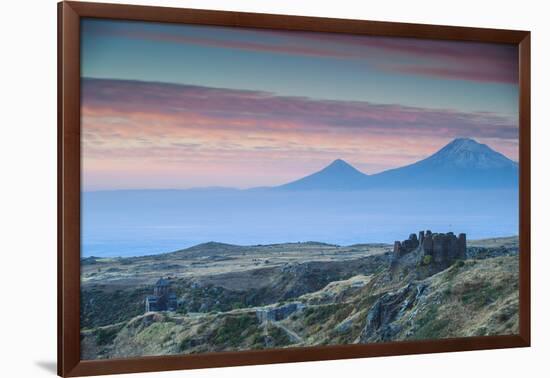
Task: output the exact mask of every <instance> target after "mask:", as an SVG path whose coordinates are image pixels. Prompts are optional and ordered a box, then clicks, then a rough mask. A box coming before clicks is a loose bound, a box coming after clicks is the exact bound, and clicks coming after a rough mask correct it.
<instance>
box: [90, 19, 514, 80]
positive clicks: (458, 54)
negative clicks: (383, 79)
mask: <svg viewBox="0 0 550 378" xmlns="http://www.w3.org/2000/svg"><path fill="white" fill-rule="evenodd" d="M219 30H220V32H219V36H217V35H216V36H194V35H191V34H183V33H174V32H162V31H153V30H147V29H139V30H137V29H133V30H122V29H109V28H105V29H96V30H94V33H96V34H102V35H105V36H115V37H123V38H130V39H136V40H149V41H155V42H164V43H176V44H193V45H199V46H207V47H217V48H227V49H236V50H246V51H256V52H268V53H274V54H287V55H299V56H309V57H311V56H313V57H321V58H336V59H353V60H360V61H361V60H363V61H365V62H368V63H370V64H372V65H374V66H377V67H379V68H384V69H385V70H387V71H391V72H395V73H401V74H406V75H422V76H428V77H435V78H440V79H441V78H443V79H450V80H467V81H473V82H494V83H504V84H517V82H518V54H517V48H516V47H515V46H512V45H505V44H489V43H476V42H461V41H451V42H449V41H438V40H427V39H415V38H389V37H375V36H360V35H349V34H338V33H311V32H290V31H272V30H252V29H238V30H236V29H228V28H219ZM258 37H260V38H258ZM449 66H451V68H449Z"/></svg>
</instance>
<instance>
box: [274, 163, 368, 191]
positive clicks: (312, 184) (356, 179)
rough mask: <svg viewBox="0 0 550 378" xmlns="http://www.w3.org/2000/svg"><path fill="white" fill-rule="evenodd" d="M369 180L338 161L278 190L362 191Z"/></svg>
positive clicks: (348, 165) (364, 175) (366, 176)
mask: <svg viewBox="0 0 550 378" xmlns="http://www.w3.org/2000/svg"><path fill="white" fill-rule="evenodd" d="M368 179H369V176H368V175H366V174H364V173H362V172H360V171H358V170H357V169H355V168H354V167H352V166H351V165H350V164H348V163H346V162H345V161H344V160H342V159H337V160H334V161H333V162H332V163H331V164H330V165H328V166H326V167H325V168H323V169H322V170H320V171H319V172H316V173H313V174H311V175H309V176H306V177H304V178H301V179H299V180H296V181H293V182H291V183H288V184H285V185H281V186H279V187H277V188H279V189H284V190H345V189H362V188H364V187H365V185H367V184H368Z"/></svg>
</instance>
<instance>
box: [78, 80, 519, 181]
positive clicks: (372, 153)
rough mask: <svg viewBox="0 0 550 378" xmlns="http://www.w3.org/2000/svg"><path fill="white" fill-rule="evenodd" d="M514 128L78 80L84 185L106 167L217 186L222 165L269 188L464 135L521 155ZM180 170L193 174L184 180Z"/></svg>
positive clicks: (392, 159)
mask: <svg viewBox="0 0 550 378" xmlns="http://www.w3.org/2000/svg"><path fill="white" fill-rule="evenodd" d="M517 134H518V128H517V121H516V120H514V119H508V118H505V117H501V116H498V115H495V114H490V113H461V112H456V111H451V110H434V109H422V108H414V107H404V106H399V105H379V104H371V103H368V102H357V101H355V102H347V101H327V100H315V99H310V98H305V97H282V96H276V95H273V94H270V93H267V92H257V91H239V90H228V89H220V88H206V87H198V86H187V85H174V84H161V83H145V82H135V81H118V80H101V79H83V82H82V135H83V137H82V138H83V149H82V151H83V158H84V159H83V161H84V166H85V171H87V172H89V175H88V176H87V177H88V179H87V182H94V180H92V179H91V178H90V177H99V176H101V174H102V173H101V172H105V175H111V176H113V177H116V176H117V174H119V173H120V175H119V176H118V177H119V179H120V180H126V179H130V178H129V176H131V177H133V178H132V180H137V181H139V180H141V178H142V177H146V176H147V174H150V175H151V177H153V176H155V177H156V176H158V175H161V174H160V173H159V172H163V174H165V175H166V177H169V178H166V180H167V181H166V185H165V186H177V187H186V186H201V185H212V184H214V183H213V182H211V181H212V180H213V178H212V177H215V176H216V174H215V173H213V172H215V171H216V169H217V170H218V173H219V174H221V172H222V171H224V172H226V171H227V172H241V171H242V172H245V171H247V170H248V171H247V172H248V175H249V176H250V175H251V174H252V177H258V180H259V177H264V176H265V177H271V178H272V179H269V180H268V179H265V180H264V181H261V183H262V184H265V185H267V184H273V183H275V182H272V181H273V180H275V181H277V182H284V181H290V180H291V179H293V178H295V177H299V176H300V175H302V174H307V173H310V172H311V170H314V169H316V168H319V167H322V166H323V165H325V164H327V163H329V162H330V161H331V160H334V159H335V158H343V159H346V160H348V161H350V162H352V163H355V164H356V165H357V166H358V167H360V168H362V169H363V170H364V171H365V172H370V173H373V172H376V171H380V170H383V169H388V168H392V167H396V166H401V165H405V164H408V163H411V162H414V161H416V160H419V159H421V158H423V157H425V156H427V155H429V154H430V153H432V152H434V151H435V150H437V149H438V148H440V147H441V146H442V145H444V144H445V143H447V142H448V141H449V140H450V139H452V138H454V137H458V136H468V137H474V138H476V139H478V140H479V141H481V142H485V143H489V144H490V145H491V146H492V147H494V148H496V149H497V150H499V151H501V152H503V153H505V154H506V155H508V156H509V157H511V158H513V159H516V158H517ZM275 163H276V164H275ZM277 166H278V167H279V168H277ZM291 166H292V167H294V166H296V167H294V168H289V167H291ZM206 167H207V168H206ZM243 167H244V168H243ZM266 167H269V169H268V168H266ZM281 167H287V168H285V169H283V170H281ZM124 172H126V173H124ZM204 172H209V174H208V175H206V174H205V173H204ZM92 173H93V174H92ZM90 175H91V176H90ZM98 175H99V176H98ZM128 175H129V176H128ZM111 176H109V177H111ZM161 176H162V175H161ZM228 176H230V175H228ZM163 177H164V176H163ZM178 177H187V178H190V177H194V179H193V180H195V181H193V185H188V183H186V182H182V181H178V180H180V179H178ZM90 180H92V181H90ZM170 180H174V181H173V182H172V181H170ZM238 180H241V183H247V182H248V181H249V180H251V179H250V178H246V177H244V173H243V176H238V177H235V178H234V179H233V178H230V177H228V178H227V181H226V184H227V185H234V184H235V182H237V181H238ZM247 180H248V181H247ZM170 183H172V184H170ZM169 184H170V185H169ZM241 185H246V184H241Z"/></svg>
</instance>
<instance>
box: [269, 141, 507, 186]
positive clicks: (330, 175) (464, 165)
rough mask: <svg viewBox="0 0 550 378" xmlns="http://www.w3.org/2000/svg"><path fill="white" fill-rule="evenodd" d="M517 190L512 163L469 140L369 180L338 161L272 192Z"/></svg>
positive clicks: (376, 175) (373, 176)
mask: <svg viewBox="0 0 550 378" xmlns="http://www.w3.org/2000/svg"><path fill="white" fill-rule="evenodd" d="M517 186H518V164H517V163H516V162H514V161H512V160H510V159H508V158H507V157H506V156H504V155H502V154H501V153H499V152H496V151H494V150H492V149H491V148H490V147H489V146H487V145H485V144H481V143H478V142H476V141H475V140H473V139H469V138H458V139H455V140H453V141H452V142H450V143H449V144H447V145H446V146H445V147H443V148H442V149H440V150H439V151H437V152H436V153H435V154H433V155H431V156H429V157H427V158H426V159H423V160H420V161H418V162H416V163H414V164H411V165H407V166H404V167H400V168H395V169H390V170H387V171H384V172H381V173H378V174H374V175H370V176H369V175H366V174H364V173H362V172H360V171H358V170H357V169H355V168H354V167H352V166H351V165H350V164H348V163H346V162H345V161H343V160H340V159H338V160H335V161H334V162H332V163H331V164H330V165H329V166H327V167H326V168H324V169H322V170H321V171H319V172H316V173H314V174H312V175H309V176H306V177H304V178H302V179H299V180H296V181H293V182H291V183H288V184H285V185H282V186H279V187H276V189H283V190H364V189H373V188H385V189H405V188H417V189H441V188H447V189H453V188H457V189H459V188H479V189H481V188H501V187H502V188H510V187H517Z"/></svg>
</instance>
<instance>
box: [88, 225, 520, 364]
mask: <svg viewBox="0 0 550 378" xmlns="http://www.w3.org/2000/svg"><path fill="white" fill-rule="evenodd" d="M439 235H441V236H439ZM419 236H420V238H417V237H416V236H414V238H413V239H416V242H415V241H414V240H412V241H407V240H411V237H412V235H411V237H410V238H409V239H407V240H405V241H403V242H400V245H401V247H400V249H398V251H396V250H395V246H390V245H385V244H364V245H353V246H347V247H340V246H336V245H328V244H322V243H314V242H311V243H289V244H277V245H259V246H235V245H227V244H221V243H206V244H202V245H198V246H195V247H192V248H189V249H186V250H182V251H177V252H173V253H167V254H161V255H154V256H145V257H135V258H118V259H99V258H93V257H92V258H86V259H83V260H82V299H81V328H82V331H81V340H82V358H83V359H98V358H117V357H133V356H146V355H166V354H187V353H204V352H216V351H224V350H232V351H234V350H248V349H262V348H280V347H299V346H310V345H325V344H342V343H372V342H382V341H390V340H391V341H399V340H409V339H431V338H446V337H463V336H473V335H500V334H514V333H517V332H518V274H519V271H518V240H517V238H516V237H511V238H496V239H486V240H478V241H468V247H467V248H466V249H465V252H464V253H463V256H462V255H461V249H460V236H459V237H458V238H456V237H454V236H453V238H451V236H449V234H433V240H436V239H437V240H441V243H443V244H444V245H446V246H451V245H452V246H455V247H456V248H455V247H453V248H455V249H456V251H454V250H453V251H454V252H452V253H450V254H449V253H447V252H445V254H443V255H441V256H443V257H441V256H440V255H439V254H438V252H436V250H437V248H435V249H434V248H432V250H430V249H429V248H428V247H429V246H427V245H426V244H425V243H426V242H424V240H423V239H424V235H422V236H421V235H419ZM430 237H432V236H431V235H430ZM445 243H447V244H445ZM453 243H454V244H453ZM443 244H442V245H443ZM404 246H406V248H405V247H404ZM413 247H414V248H413ZM446 248H447V249H449V247H446ZM451 249H452V248H451ZM427 256H430V257H429V258H428V257H427ZM160 277H164V278H165V279H167V280H168V281H169V282H170V286H171V290H172V291H173V292H174V293H175V294H176V295H177V298H178V308H177V310H176V311H171V312H168V311H165V312H148V313H144V299H145V297H146V296H147V295H148V294H151V293H152V290H153V285H154V284H155V282H156V281H157V280H158V279H159V278H160Z"/></svg>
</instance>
